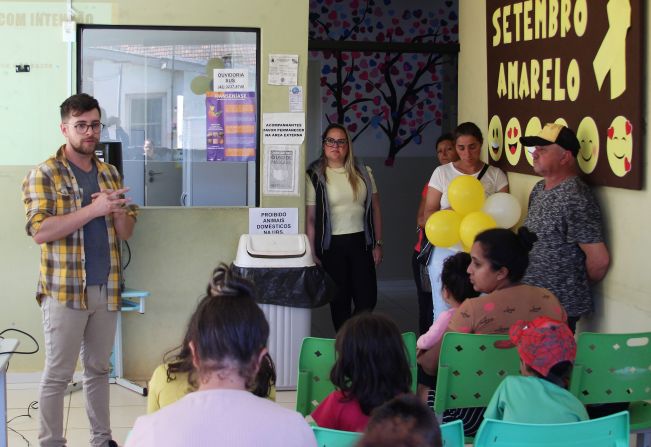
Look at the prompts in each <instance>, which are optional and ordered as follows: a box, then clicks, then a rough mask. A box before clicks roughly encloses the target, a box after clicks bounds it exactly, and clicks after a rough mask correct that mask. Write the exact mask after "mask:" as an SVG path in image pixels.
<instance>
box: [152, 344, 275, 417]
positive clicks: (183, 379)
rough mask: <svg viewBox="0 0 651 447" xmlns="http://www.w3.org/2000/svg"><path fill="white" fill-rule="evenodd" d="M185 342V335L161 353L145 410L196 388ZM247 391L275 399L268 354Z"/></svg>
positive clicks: (272, 368) (180, 396) (172, 401)
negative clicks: (178, 344) (170, 349)
mask: <svg viewBox="0 0 651 447" xmlns="http://www.w3.org/2000/svg"><path fill="white" fill-rule="evenodd" d="M188 342H189V340H188V338H187V334H186V337H185V339H184V340H183V344H182V345H181V346H180V347H179V348H177V349H173V350H172V351H168V352H167V353H165V355H164V356H163V360H164V363H163V364H161V365H158V367H157V368H156V369H155V370H154V372H153V374H152V375H151V379H149V387H148V389H147V413H153V412H154V411H158V410H160V409H161V408H163V407H165V406H167V405H169V404H173V403H174V402H176V401H177V400H179V399H181V398H182V397H183V396H185V395H186V394H188V393H190V392H192V391H196V389H197V388H198V386H199V385H198V383H197V377H196V371H195V369H194V365H192V352H191V351H190V345H189V343H188ZM249 391H251V392H252V393H253V394H255V395H256V396H259V397H266V398H268V399H270V400H272V401H275V400H276V367H275V366H274V362H273V360H272V359H271V356H270V355H269V353H267V354H265V356H264V358H263V359H262V362H261V363H260V369H259V370H258V374H257V375H256V377H255V382H254V384H253V386H252V387H251V388H250V390H249Z"/></svg>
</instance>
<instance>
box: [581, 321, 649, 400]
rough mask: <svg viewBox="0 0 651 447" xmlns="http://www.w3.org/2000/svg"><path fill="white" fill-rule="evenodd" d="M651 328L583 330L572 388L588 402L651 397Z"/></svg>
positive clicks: (646, 398)
mask: <svg viewBox="0 0 651 447" xmlns="http://www.w3.org/2000/svg"><path fill="white" fill-rule="evenodd" d="M650 340H651V332H642V333H636V334H596V333H592V332H583V333H581V334H579V339H578V342H577V351H576V361H575V362H574V369H573V371H572V378H571V380H570V392H571V393H572V394H574V395H575V396H576V397H578V398H579V400H581V402H583V403H584V404H597V403H609V402H634V401H640V400H651V343H650Z"/></svg>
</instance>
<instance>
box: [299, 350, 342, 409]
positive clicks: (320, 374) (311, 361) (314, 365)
mask: <svg viewBox="0 0 651 447" xmlns="http://www.w3.org/2000/svg"><path fill="white" fill-rule="evenodd" d="M334 363H335V341H334V339H333V338H316V337H306V338H304V339H303V344H302V345H301V352H300V354H299V356H298V379H297V385H296V411H298V412H299V413H301V414H302V415H303V416H307V415H308V414H310V413H312V411H314V409H315V408H316V407H317V406H318V405H319V403H320V402H321V401H322V400H323V399H325V398H326V397H327V396H328V394H330V393H331V392H332V391H334V385H333V384H332V382H331V381H330V370H331V369H332V365H334Z"/></svg>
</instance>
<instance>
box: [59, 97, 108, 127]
mask: <svg viewBox="0 0 651 447" xmlns="http://www.w3.org/2000/svg"><path fill="white" fill-rule="evenodd" d="M60 109H61V121H65V120H66V119H67V118H69V117H70V116H79V115H81V114H82V113H86V112H89V111H91V110H93V109H97V111H98V112H99V117H100V118H101V117H102V109H100V107H99V102H97V100H96V99H95V98H93V97H92V96H90V95H89V94H87V93H79V94H77V95H72V96H71V97H70V98H68V99H66V100H65V101H63V102H62V103H61V106H60Z"/></svg>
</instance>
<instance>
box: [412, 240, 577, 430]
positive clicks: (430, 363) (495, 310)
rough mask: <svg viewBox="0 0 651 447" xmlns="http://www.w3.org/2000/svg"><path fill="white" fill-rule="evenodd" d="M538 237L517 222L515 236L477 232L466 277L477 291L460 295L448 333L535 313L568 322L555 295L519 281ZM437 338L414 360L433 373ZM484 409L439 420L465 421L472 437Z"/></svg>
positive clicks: (505, 324) (487, 328)
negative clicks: (468, 296) (463, 297)
mask: <svg viewBox="0 0 651 447" xmlns="http://www.w3.org/2000/svg"><path fill="white" fill-rule="evenodd" d="M536 240H537V237H536V235H535V234H534V233H532V232H530V231H529V230H528V229H527V228H526V227H521V228H520V229H519V230H518V233H517V235H516V234H514V233H513V232H512V231H510V230H505V229H502V228H495V229H492V230H486V231H484V232H482V233H479V234H478V235H477V237H476V238H475V242H474V244H473V245H472V248H471V250H470V258H471V262H470V265H469V266H468V274H469V275H470V282H471V283H472V285H473V287H474V289H475V290H476V291H478V292H482V293H484V294H485V295H482V296H480V297H477V298H473V299H471V300H465V301H464V302H463V303H462V304H461V306H459V309H457V311H456V312H455V313H454V315H453V316H452V319H451V320H450V323H449V324H448V327H447V331H448V332H465V333H471V334H508V332H509V328H510V327H511V326H512V325H513V324H515V323H516V322H517V321H518V320H526V321H531V320H533V319H534V318H536V317H538V316H547V317H549V318H552V319H554V320H559V321H562V322H567V314H566V313H565V309H563V306H562V305H561V303H560V301H559V300H558V298H557V297H556V296H555V295H554V294H553V293H552V292H550V291H549V290H547V289H543V288H541V287H535V286H530V285H527V284H522V283H521V282H520V280H521V279H522V277H523V276H524V273H525V271H526V270H527V266H528V265H529V252H530V251H531V248H532V246H533V244H534V242H535V241H536ZM440 350H441V342H439V343H437V344H435V345H434V346H433V347H432V348H431V349H429V350H427V351H425V352H424V353H423V354H422V355H419V357H418V362H419V363H420V364H421V365H422V367H423V369H424V370H425V371H426V372H427V373H429V374H432V375H435V374H436V370H437V368H438V357H439V352H440ZM483 411H484V408H481V409H470V410H469V409H460V410H451V411H447V412H446V413H445V414H444V415H443V422H450V421H453V420H456V419H463V420H464V432H465V433H466V436H473V435H474V433H475V432H476V431H477V429H478V428H479V424H480V423H481V421H482V418H483Z"/></svg>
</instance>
